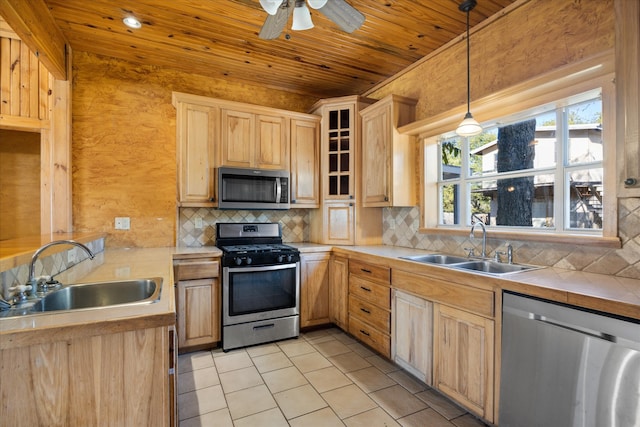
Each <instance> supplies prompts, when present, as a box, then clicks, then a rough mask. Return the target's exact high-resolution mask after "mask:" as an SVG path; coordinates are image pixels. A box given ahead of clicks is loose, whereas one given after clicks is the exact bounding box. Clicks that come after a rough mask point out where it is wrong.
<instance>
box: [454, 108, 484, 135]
mask: <svg viewBox="0 0 640 427" xmlns="http://www.w3.org/2000/svg"><path fill="white" fill-rule="evenodd" d="M456 133H457V134H458V135H460V136H475V135H478V134H480V133H482V126H480V123H478V122H477V121H476V119H474V118H473V116H472V115H471V113H470V112H467V114H465V115H464V120H462V122H461V123H460V124H459V125H458V128H457V129H456Z"/></svg>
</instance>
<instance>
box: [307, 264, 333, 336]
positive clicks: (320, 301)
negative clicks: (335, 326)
mask: <svg viewBox="0 0 640 427" xmlns="http://www.w3.org/2000/svg"><path fill="white" fill-rule="evenodd" d="M329 258H330V255H329V253H320V254H303V255H301V256H300V326H301V327H303V328H304V327H307V326H315V325H322V324H326V323H329V322H330V318H329Z"/></svg>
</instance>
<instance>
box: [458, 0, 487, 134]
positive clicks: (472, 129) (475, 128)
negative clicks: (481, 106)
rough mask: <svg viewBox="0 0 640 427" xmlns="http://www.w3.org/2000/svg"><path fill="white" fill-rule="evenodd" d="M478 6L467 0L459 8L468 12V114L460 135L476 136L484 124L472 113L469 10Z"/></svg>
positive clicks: (462, 124)
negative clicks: (481, 124)
mask: <svg viewBox="0 0 640 427" xmlns="http://www.w3.org/2000/svg"><path fill="white" fill-rule="evenodd" d="M475 6H476V0H465V1H463V2H462V4H460V6H459V7H458V9H460V10H461V11H463V12H466V13H467V114H465V115H464V119H463V120H462V123H460V124H459V125H458V128H457V129H456V133H457V134H458V135H460V136H475V135H478V134H480V133H482V126H480V123H478V122H477V121H476V120H475V119H474V118H473V116H472V115H471V66H470V62H471V61H470V58H469V56H470V55H469V50H470V49H469V12H470V11H471V10H472V9H473V8H474V7H475Z"/></svg>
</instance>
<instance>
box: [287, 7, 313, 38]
mask: <svg viewBox="0 0 640 427" xmlns="http://www.w3.org/2000/svg"><path fill="white" fill-rule="evenodd" d="M311 28H313V22H312V21H311V12H309V8H308V7H307V3H306V1H305V0H296V3H295V7H294V8H293V22H292V23H291V29H292V30H294V31H301V30H310V29H311Z"/></svg>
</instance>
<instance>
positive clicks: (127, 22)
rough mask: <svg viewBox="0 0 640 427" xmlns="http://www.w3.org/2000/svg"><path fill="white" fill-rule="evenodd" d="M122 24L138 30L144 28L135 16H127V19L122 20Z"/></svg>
mask: <svg viewBox="0 0 640 427" xmlns="http://www.w3.org/2000/svg"><path fill="white" fill-rule="evenodd" d="M122 22H123V23H124V25H126V26H127V27H129V28H136V29H137V28H140V27H142V24H141V23H140V21H138V20H137V19H136V18H134V17H133V16H127V17H126V18H124V19H123V20H122Z"/></svg>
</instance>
